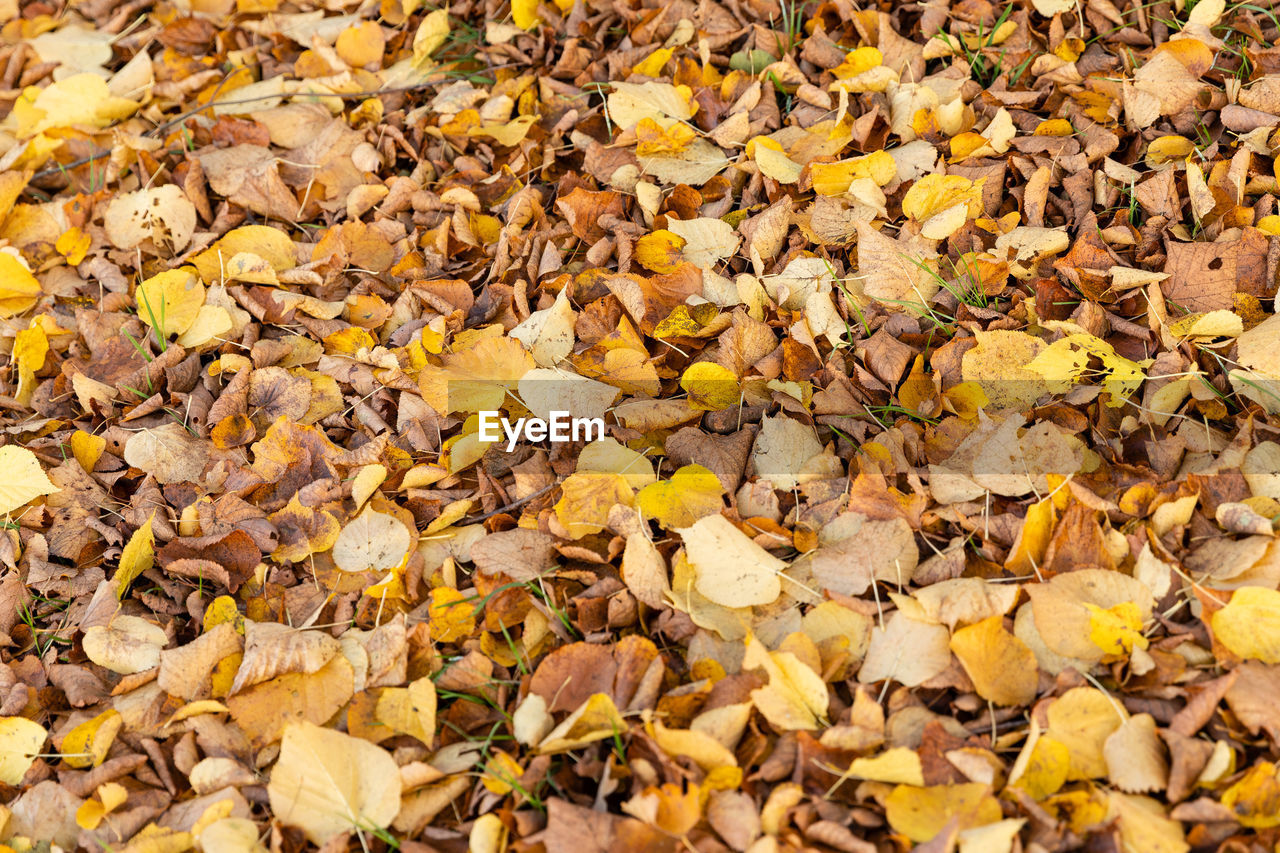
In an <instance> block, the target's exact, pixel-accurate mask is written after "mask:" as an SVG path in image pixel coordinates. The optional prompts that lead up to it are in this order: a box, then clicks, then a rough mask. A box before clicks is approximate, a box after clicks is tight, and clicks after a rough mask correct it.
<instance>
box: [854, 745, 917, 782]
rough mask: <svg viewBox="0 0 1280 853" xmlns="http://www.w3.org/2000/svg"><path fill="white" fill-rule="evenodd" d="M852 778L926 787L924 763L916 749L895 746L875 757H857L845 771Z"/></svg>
mask: <svg viewBox="0 0 1280 853" xmlns="http://www.w3.org/2000/svg"><path fill="white" fill-rule="evenodd" d="M844 776H845V777H847V778H850V779H868V780H870V781H872V782H887V783H889V784H891V785H914V786H916V787H918V788H922V787H924V765H923V764H921V763H920V756H919V755H918V754H916V751H915V750H914V749H908V748H907V747H905V746H895V747H893V748H891V749H887V750H885V751H884V752H882V753H881V754H880V755H877V756H875V757H874V758H855V759H854V760H853V763H852V764H850V765H849V769H848V770H846V771H845V772H844Z"/></svg>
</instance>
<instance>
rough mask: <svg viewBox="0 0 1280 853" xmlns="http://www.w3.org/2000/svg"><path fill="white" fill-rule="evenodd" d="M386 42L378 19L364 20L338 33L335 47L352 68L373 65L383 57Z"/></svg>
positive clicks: (341, 57)
mask: <svg viewBox="0 0 1280 853" xmlns="http://www.w3.org/2000/svg"><path fill="white" fill-rule="evenodd" d="M385 47H386V44H385V42H384V40H383V37H382V27H380V26H378V22H377V21H363V22H361V23H359V24H357V25H355V26H354V27H347V28H346V29H345V30H343V31H342V32H340V33H338V40H337V41H336V42H334V45H333V49H334V51H336V52H337V54H338V57H339V58H340V59H342V61H343V62H345V63H347V64H348V65H350V66H351V67H352V68H362V67H364V66H366V65H373V64H374V63H376V62H378V61H379V60H381V59H382V51H383V49H384V48H385Z"/></svg>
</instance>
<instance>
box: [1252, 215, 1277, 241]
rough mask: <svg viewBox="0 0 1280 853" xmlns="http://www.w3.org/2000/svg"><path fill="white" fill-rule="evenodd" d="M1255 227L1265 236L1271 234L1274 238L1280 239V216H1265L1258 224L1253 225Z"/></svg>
mask: <svg viewBox="0 0 1280 853" xmlns="http://www.w3.org/2000/svg"><path fill="white" fill-rule="evenodd" d="M1253 227H1254V228H1257V229H1258V230H1259V231H1261V232H1263V233H1264V234H1270V235H1271V236H1273V237H1280V216H1278V215H1276V214H1274V213H1272V214H1270V215H1268V216H1264V217H1262V218H1261V219H1259V220H1258V221H1257V222H1255V223H1253Z"/></svg>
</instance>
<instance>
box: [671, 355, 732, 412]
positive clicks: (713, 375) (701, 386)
mask: <svg viewBox="0 0 1280 853" xmlns="http://www.w3.org/2000/svg"><path fill="white" fill-rule="evenodd" d="M680 387H681V388H683V389H684V390H685V391H687V392H688V393H689V403H690V404H691V405H693V406H695V407H696V408H699V409H706V410H707V411H709V412H718V411H720V410H722V409H727V408H729V407H730V406H736V405H737V404H738V402H739V401H740V400H741V399H742V392H741V390H740V389H739V388H738V377H737V376H736V375H734V372H733V371H732V370H730V369H729V368H727V367H724V366H723V365H719V364H716V363H715V362H714V361H700V362H698V363H697V364H691V365H689V366H688V367H687V368H686V369H685V371H684V375H683V376H681V377H680Z"/></svg>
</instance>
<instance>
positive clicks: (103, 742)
mask: <svg viewBox="0 0 1280 853" xmlns="http://www.w3.org/2000/svg"><path fill="white" fill-rule="evenodd" d="M122 725H124V718H123V717H121V716H120V712H119V711H116V710H114V709H112V710H108V711H103V712H102V713H101V714H99V715H98V716H96V717H94V718H93V719H91V720H85V721H84V722H83V723H81V724H80V725H78V726H76V727H75V728H74V729H72V730H71V731H69V732H67V736H66V737H65V738H63V739H62V750H61V752H62V760H63V761H64V762H66V764H67V766H69V767H75V768H78V769H81V768H85V767H97V766H98V765H99V764H101V763H102V760H103V759H104V758H106V757H107V751H108V750H110V749H111V744H112V742H113V741H114V740H115V739H116V734H117V733H118V732H119V731H120V727H121V726H122Z"/></svg>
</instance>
